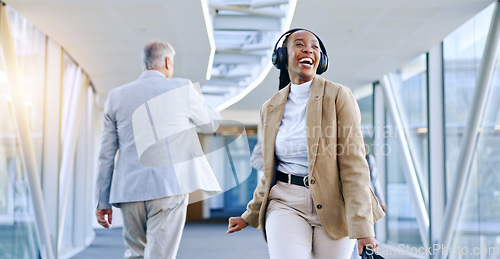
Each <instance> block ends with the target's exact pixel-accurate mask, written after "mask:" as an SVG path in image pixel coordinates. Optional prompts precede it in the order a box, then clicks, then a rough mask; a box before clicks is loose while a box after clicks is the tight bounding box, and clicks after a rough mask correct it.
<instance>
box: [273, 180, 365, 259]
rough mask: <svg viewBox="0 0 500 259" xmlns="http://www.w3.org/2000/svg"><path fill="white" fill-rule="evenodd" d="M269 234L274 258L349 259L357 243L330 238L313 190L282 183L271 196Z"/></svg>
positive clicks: (347, 238)
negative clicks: (322, 223) (323, 225)
mask: <svg viewBox="0 0 500 259" xmlns="http://www.w3.org/2000/svg"><path fill="white" fill-rule="evenodd" d="M269 198H270V201H269V206H268V208H267V214H266V235H267V245H268V249H269V256H270V258H271V259H308V258H311V256H312V257H313V258H317V259H330V258H335V259H348V258H350V257H351V254H352V250H353V247H354V244H355V242H356V240H354V239H349V237H345V238H342V239H340V240H334V239H332V238H330V237H329V236H328V235H327V234H326V232H325V231H324V230H323V227H322V226H321V222H320V220H319V217H318V214H317V213H316V209H315V207H314V203H313V200H312V197H311V193H310V191H309V189H307V188H305V187H302V186H298V185H293V184H288V183H284V182H281V181H278V182H277V183H276V185H274V186H273V187H272V188H271V192H270V193H269Z"/></svg>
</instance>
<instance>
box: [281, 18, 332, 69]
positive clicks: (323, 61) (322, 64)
mask: <svg viewBox="0 0 500 259" xmlns="http://www.w3.org/2000/svg"><path fill="white" fill-rule="evenodd" d="M296 31H308V32H310V33H312V34H313V35H314V36H315V37H316V39H318V41H319V46H320V48H321V53H320V58H319V65H318V68H317V69H316V74H318V75H321V74H323V72H325V71H326V70H327V69H328V54H327V53H326V48H325V46H324V45H323V42H322V41H321V39H320V38H319V37H318V35H316V34H315V33H314V32H312V31H310V30H307V29H302V28H295V29H291V30H289V31H287V32H285V33H283V35H281V37H280V38H279V39H278V41H277V42H276V44H275V45H274V51H273V59H272V60H273V65H274V66H275V67H276V68H277V69H285V68H286V65H287V62H288V59H287V50H286V47H279V48H276V47H278V43H279V42H280V40H281V38H283V37H285V36H289V35H290V34H292V33H294V32H296Z"/></svg>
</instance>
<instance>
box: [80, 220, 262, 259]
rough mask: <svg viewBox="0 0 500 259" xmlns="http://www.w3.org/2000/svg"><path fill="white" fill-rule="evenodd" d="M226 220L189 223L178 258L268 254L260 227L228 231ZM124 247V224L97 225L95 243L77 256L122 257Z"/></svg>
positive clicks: (246, 257) (88, 258)
mask: <svg viewBox="0 0 500 259" xmlns="http://www.w3.org/2000/svg"><path fill="white" fill-rule="evenodd" d="M226 229H227V224H225V223H221V222H218V223H207V222H203V223H187V224H186V227H185V228H184V234H183V237H182V241H181V245H180V247H179V253H178V256H177V258H178V259H191V258H193V259H198V258H208V259H211V258H217V259H225V258H227V259H234V258H238V259H255V258H269V257H268V255H267V246H266V243H265V241H264V238H263V236H262V232H261V231H260V230H257V229H254V228H252V227H248V228H247V229H245V230H244V231H241V232H240V233H235V234H232V235H228V234H226ZM124 251H125V247H124V245H123V241H122V237H121V228H116V229H111V230H107V229H98V230H96V238H95V240H94V242H93V243H92V245H91V246H90V247H89V248H87V249H86V250H85V251H83V252H81V253H80V254H78V255H76V256H75V257H73V258H76V259H97V258H111V259H114V258H116V259H118V258H123V253H124Z"/></svg>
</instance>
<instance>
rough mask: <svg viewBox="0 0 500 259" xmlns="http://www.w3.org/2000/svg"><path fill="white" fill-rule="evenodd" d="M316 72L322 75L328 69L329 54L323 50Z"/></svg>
mask: <svg viewBox="0 0 500 259" xmlns="http://www.w3.org/2000/svg"><path fill="white" fill-rule="evenodd" d="M320 55H321V56H320V58H319V64H318V68H317V69H316V74H318V75H321V74H323V73H324V72H325V71H326V70H327V69H328V56H327V55H325V54H324V53H323V52H321V54H320Z"/></svg>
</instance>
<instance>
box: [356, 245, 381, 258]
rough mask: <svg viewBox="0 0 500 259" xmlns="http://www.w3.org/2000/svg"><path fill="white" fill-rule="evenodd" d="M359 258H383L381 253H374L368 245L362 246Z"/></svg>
mask: <svg viewBox="0 0 500 259" xmlns="http://www.w3.org/2000/svg"><path fill="white" fill-rule="evenodd" d="M361 259H384V257H382V256H381V255H379V254H377V253H375V252H374V251H373V250H372V249H371V248H370V247H368V246H365V247H363V253H362V254H361Z"/></svg>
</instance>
